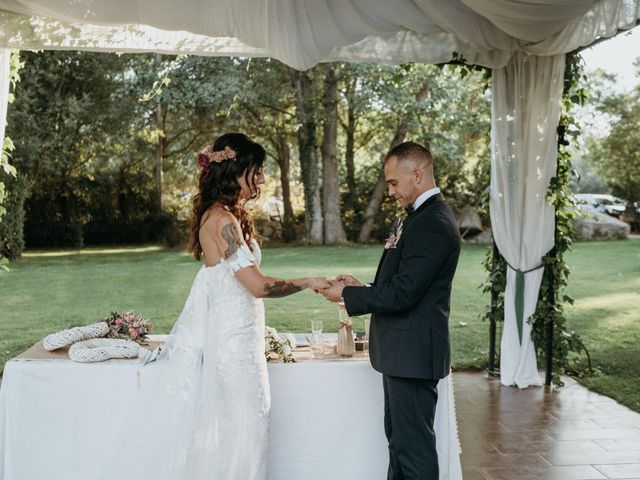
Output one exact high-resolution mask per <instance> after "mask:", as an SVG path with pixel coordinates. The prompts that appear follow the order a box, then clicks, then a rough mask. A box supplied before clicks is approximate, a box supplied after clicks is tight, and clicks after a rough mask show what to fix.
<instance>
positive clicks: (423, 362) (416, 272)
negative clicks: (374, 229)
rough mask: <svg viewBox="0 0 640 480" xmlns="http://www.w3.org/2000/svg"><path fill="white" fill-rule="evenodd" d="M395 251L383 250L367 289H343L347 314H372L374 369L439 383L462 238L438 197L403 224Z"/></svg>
mask: <svg viewBox="0 0 640 480" xmlns="http://www.w3.org/2000/svg"><path fill="white" fill-rule="evenodd" d="M402 230H403V231H402V234H401V236H400V240H399V241H398V243H397V246H396V248H390V249H386V250H385V251H384V253H383V254H382V258H381V259H380V264H379V265H378V271H377V273H376V277H375V281H374V283H373V284H372V286H371V287H345V288H344V290H343V294H342V295H343V298H344V302H345V306H346V309H347V312H348V313H349V315H351V316H354V315H363V314H367V313H371V314H372V315H371V327H370V332H369V337H370V338H369V355H370V358H371V364H372V365H373V368H375V369H376V370H377V371H379V372H381V373H384V374H386V375H391V376H396V377H411V378H425V379H433V380H435V379H439V378H443V377H445V376H447V375H448V374H449V368H450V365H451V352H450V343H449V309H450V299H451V282H452V280H453V275H454V273H455V270H456V266H457V264H458V257H459V255H460V247H461V243H462V242H461V238H460V234H459V232H458V227H457V226H456V221H455V218H454V216H453V212H452V211H451V208H450V207H449V204H448V203H447V201H446V200H445V199H444V197H443V196H442V195H441V194H439V193H438V194H436V195H434V196H433V197H430V198H429V199H427V200H426V201H425V202H424V203H423V204H422V205H420V207H418V209H417V210H416V211H415V212H413V213H411V214H409V216H408V217H407V218H406V219H405V220H404V222H403V226H402Z"/></svg>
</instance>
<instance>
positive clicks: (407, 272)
mask: <svg viewBox="0 0 640 480" xmlns="http://www.w3.org/2000/svg"><path fill="white" fill-rule="evenodd" d="M384 175H385V180H386V182H387V186H388V189H389V195H391V196H392V197H394V198H395V199H396V200H397V201H398V203H400V205H402V206H403V207H404V208H406V209H407V212H408V216H407V217H406V218H404V219H400V220H399V221H397V222H396V225H395V227H394V231H393V233H392V235H391V237H390V238H389V239H388V240H387V244H386V245H385V250H384V253H383V254H382V258H381V259H380V264H379V265H378V271H377V272H376V277H375V280H374V282H373V283H372V284H367V285H363V284H362V283H361V282H360V281H358V280H357V279H355V278H354V277H352V276H350V275H340V276H339V277H337V278H336V281H334V282H333V285H332V286H331V288H329V289H327V290H320V293H321V294H323V295H324V296H325V297H326V298H327V299H328V300H331V301H334V302H337V301H339V300H340V299H341V298H343V299H344V303H345V306H346V309H347V312H348V313H349V315H350V316H354V315H364V314H367V313H371V314H372V315H371V328H370V342H369V346H370V357H371V364H372V365H373V368H375V369H376V370H378V371H379V372H381V373H382V374H383V376H382V379H383V387H384V428H385V434H386V436H387V440H388V441H389V470H388V476H387V478H388V479H389V480H401V479H407V480H408V479H412V480H413V479H416V480H417V479H424V480H437V479H438V456H437V452H436V438H435V434H434V430H433V423H434V416H435V411H436V401H437V396H438V390H437V385H438V380H439V379H440V378H444V377H445V376H447V375H448V374H449V369H450V346H449V326H448V323H449V309H450V298H451V282H452V280H453V275H454V273H455V270H456V265H457V264H458V256H459V255H460V246H461V239H460V234H459V232H458V228H457V226H456V221H455V218H454V216H453V213H452V212H451V208H450V207H449V204H448V203H447V201H446V200H445V199H444V197H443V196H442V194H441V193H440V189H439V188H437V187H436V185H435V180H434V175H433V159H432V157H431V153H430V152H429V150H427V149H426V148H425V147H423V146H422V145H419V144H417V143H414V142H405V143H402V144H400V145H398V146H396V147H394V148H393V149H391V151H390V152H389V153H388V154H387V156H386V160H385V164H384Z"/></svg>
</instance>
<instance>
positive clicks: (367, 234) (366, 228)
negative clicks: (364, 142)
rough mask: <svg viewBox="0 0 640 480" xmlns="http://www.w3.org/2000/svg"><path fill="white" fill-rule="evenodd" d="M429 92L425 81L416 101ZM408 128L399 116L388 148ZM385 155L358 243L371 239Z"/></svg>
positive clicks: (383, 184) (382, 187)
mask: <svg viewBox="0 0 640 480" xmlns="http://www.w3.org/2000/svg"><path fill="white" fill-rule="evenodd" d="M428 93H429V84H428V83H425V84H424V85H423V86H422V87H421V88H420V90H419V91H418V93H416V102H420V101H422V100H424V99H425V98H426V96H427V94H428ZM408 130H409V128H408V125H407V122H406V119H405V118H401V119H400V122H399V123H398V128H397V129H396V132H395V134H394V135H393V140H391V144H390V145H389V150H391V149H392V148H393V147H395V146H396V145H399V144H400V143H402V142H404V138H405V137H406V136H407V132H408ZM385 156H386V155H382V156H381V157H380V166H381V168H380V173H379V176H378V181H377V182H376V186H375V187H373V192H371V197H369V203H368V204H367V208H366V209H365V211H364V216H363V222H362V226H361V227H360V232H359V233H358V242H359V243H368V242H369V241H371V231H372V230H373V222H374V221H375V218H376V214H377V213H378V210H380V204H381V203H382V200H383V199H384V192H385V190H386V186H387V185H386V181H385V179H384V170H383V168H382V167H383V166H384V163H383V162H384V158H385Z"/></svg>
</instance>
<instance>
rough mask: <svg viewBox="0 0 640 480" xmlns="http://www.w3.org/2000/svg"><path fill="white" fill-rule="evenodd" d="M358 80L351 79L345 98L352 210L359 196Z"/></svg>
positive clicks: (346, 159) (348, 173) (346, 162)
mask: <svg viewBox="0 0 640 480" xmlns="http://www.w3.org/2000/svg"><path fill="white" fill-rule="evenodd" d="M355 82H356V78H353V79H350V80H349V84H348V85H347V89H346V93H345V97H346V100H347V124H346V125H345V126H344V127H345V134H346V137H347V145H346V151H345V155H344V160H345V167H346V169H347V187H348V188H349V193H348V197H347V198H348V199H349V200H348V202H349V206H350V207H351V208H355V206H356V199H357V196H358V190H357V188H358V186H357V184H356V168H355V162H354V157H355V135H356V114H355V105H354V102H355V99H354V98H353V96H354V93H355Z"/></svg>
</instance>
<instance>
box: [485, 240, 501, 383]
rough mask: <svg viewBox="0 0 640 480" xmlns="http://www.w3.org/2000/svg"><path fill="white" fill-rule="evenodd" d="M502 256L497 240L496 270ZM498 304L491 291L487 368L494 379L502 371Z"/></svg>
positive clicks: (496, 293)
mask: <svg viewBox="0 0 640 480" xmlns="http://www.w3.org/2000/svg"><path fill="white" fill-rule="evenodd" d="M498 255H500V253H499V252H498V246H497V245H496V242H495V240H494V241H493V265H492V268H495V264H496V258H497V256H498ZM497 304H498V292H497V291H496V290H495V289H494V288H492V289H491V320H490V322H489V365H488V367H487V373H488V374H489V375H490V376H492V377H497V376H499V375H500V369H497V368H496V319H495V312H496V308H497Z"/></svg>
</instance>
